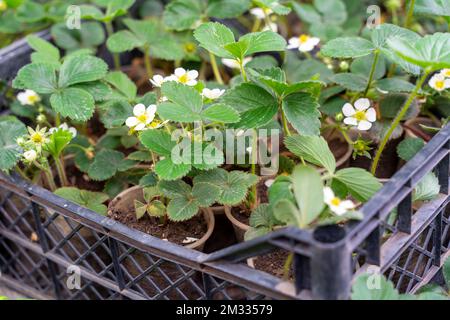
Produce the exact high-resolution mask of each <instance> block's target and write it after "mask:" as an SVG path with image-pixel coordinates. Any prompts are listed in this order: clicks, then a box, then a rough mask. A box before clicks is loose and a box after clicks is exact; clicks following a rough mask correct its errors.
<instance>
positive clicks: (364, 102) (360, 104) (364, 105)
mask: <svg viewBox="0 0 450 320" xmlns="http://www.w3.org/2000/svg"><path fill="white" fill-rule="evenodd" d="M355 108H356V109H357V110H359V111H364V110H366V109H369V108H370V100H369V99H367V98H362V99H358V100H356V102H355Z"/></svg>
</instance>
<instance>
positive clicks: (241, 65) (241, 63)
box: [239, 58, 248, 82]
mask: <svg viewBox="0 0 450 320" xmlns="http://www.w3.org/2000/svg"><path fill="white" fill-rule="evenodd" d="M239 66H240V68H241V75H242V78H244V81H245V82H248V78H247V73H246V72H245V67H244V59H243V58H242V59H239Z"/></svg>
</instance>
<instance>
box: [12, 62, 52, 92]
mask: <svg viewBox="0 0 450 320" xmlns="http://www.w3.org/2000/svg"><path fill="white" fill-rule="evenodd" d="M13 87H14V88H15V89H30V90H33V91H35V92H37V93H42V94H48V93H53V92H55V91H56V88H57V84H56V70H55V68H54V67H53V66H51V65H49V64H45V63H31V64H28V65H26V66H25V67H22V69H20V70H19V72H18V74H17V77H16V78H15V79H14V81H13Z"/></svg>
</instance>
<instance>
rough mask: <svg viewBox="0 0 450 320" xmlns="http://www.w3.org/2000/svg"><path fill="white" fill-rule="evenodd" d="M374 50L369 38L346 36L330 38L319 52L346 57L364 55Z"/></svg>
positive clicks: (336, 56) (333, 56) (330, 55)
mask: <svg viewBox="0 0 450 320" xmlns="http://www.w3.org/2000/svg"><path fill="white" fill-rule="evenodd" d="M374 50H375V46H374V45H373V43H372V42H370V41H369V40H366V39H363V38H358V37H348V38H337V39H334V40H331V41H330V42H328V43H327V44H326V45H325V46H324V47H323V48H322V51H321V53H322V54H323V55H324V56H327V57H332V58H341V59H347V58H358V57H364V56H367V55H369V54H371V53H372V52H373V51H374Z"/></svg>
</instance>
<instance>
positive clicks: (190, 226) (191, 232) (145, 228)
mask: <svg viewBox="0 0 450 320" xmlns="http://www.w3.org/2000/svg"><path fill="white" fill-rule="evenodd" d="M124 211H125V212H124ZM108 216H109V217H110V218H112V219H114V220H116V221H119V222H120V223H123V224H124V225H126V226H128V227H130V228H133V229H136V230H139V231H141V232H145V233H147V234H150V235H152V236H154V237H157V238H160V239H167V240H168V241H169V242H172V243H175V244H179V245H186V243H183V241H184V240H185V239H186V238H187V237H190V238H196V239H200V238H201V237H203V235H204V234H205V233H206V231H207V229H208V226H207V224H206V221H205V219H203V216H202V215H200V214H199V215H197V216H196V217H194V218H193V219H191V220H189V221H185V222H177V223H175V222H171V221H168V222H167V223H166V224H165V225H162V224H160V223H159V222H158V220H156V219H152V218H150V217H148V216H145V217H143V218H142V219H140V220H139V221H138V220H137V219H136V214H135V211H134V207H132V206H131V207H130V208H128V209H127V210H123V211H122V210H119V209H114V208H113V209H112V210H110V211H109V212H108Z"/></svg>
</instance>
